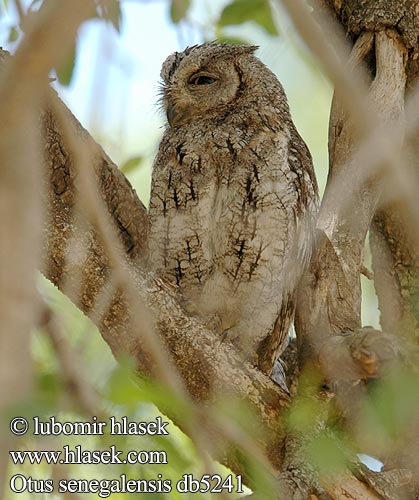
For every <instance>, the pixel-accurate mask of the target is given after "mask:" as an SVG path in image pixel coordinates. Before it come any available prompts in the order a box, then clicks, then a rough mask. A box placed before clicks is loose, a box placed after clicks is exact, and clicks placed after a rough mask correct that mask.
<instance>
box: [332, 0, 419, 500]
mask: <svg viewBox="0 0 419 500" xmlns="http://www.w3.org/2000/svg"><path fill="white" fill-rule="evenodd" d="M324 3H325V4H327V6H328V7H329V9H330V10H331V11H333V13H334V15H335V16H336V19H337V20H338V21H339V22H340V23H341V24H342V26H343V27H344V29H345V30H346V32H347V34H348V36H349V37H350V38H351V39H352V40H355V39H356V37H357V35H359V34H360V33H366V32H382V31H383V30H384V29H386V28H392V29H393V30H394V31H395V32H397V33H398V36H399V37H400V40H401V43H402V44H403V45H404V46H405V48H406V59H407V60H406V85H405V88H406V93H405V102H406V104H407V105H409V104H410V106H411V109H410V114H411V116H410V117H409V116H407V126H408V131H407V136H406V140H405V143H404V145H403V150H404V157H403V158H401V161H399V162H398V163H397V165H396V168H394V165H393V169H392V172H391V173H390V175H389V176H388V180H387V185H386V186H385V187H384V190H383V193H382V195H381V197H380V200H379V204H378V206H377V210H376V212H375V213H374V218H373V220H372V223H371V227H370V246H371V252H372V260H373V271H374V285H375V289H376V292H377V296H378V300H379V307H380V312H381V317H380V321H381V325H382V328H383V329H384V330H386V331H389V332H393V333H394V334H396V335H398V336H399V337H400V338H404V339H407V340H408V341H409V342H411V343H414V344H416V345H417V344H418V342H419V312H418V311H419V309H418V304H419V251H418V248H419V239H418V228H419V217H418V210H417V192H418V190H419V161H418V158H419V155H418V153H419V135H418V127H417V92H418V81H419V65H418V54H419V43H418V40H419V39H418V35H419V2H418V0H397V1H393V0H373V1H371V0H367V1H362V2H361V1H359V0H358V1H357V0H339V1H336V0H326V1H325V2H324ZM369 68H370V71H371V74H374V72H375V71H376V69H377V61H376V60H375V58H373V57H372V58H370V60H369ZM411 101H413V102H411ZM410 192H411V193H416V194H415V195H413V194H412V195H409V193H410ZM418 430H419V422H416V423H414V424H413V425H412V428H410V429H404V439H403V440H402V443H401V444H400V446H399V447H398V448H397V449H394V450H393V454H390V455H392V456H388V457H386V462H387V466H388V467H397V466H404V467H408V468H410V469H411V470H412V471H417V470H418V467H419V457H418V451H417V450H418V446H419V444H418V440H417V433H418ZM416 476H417V475H416V474H413V477H414V481H412V483H411V487H410V489H407V490H406V491H405V493H404V494H405V495H406V496H407V497H408V498H413V496H414V495H415V493H414V489H415V484H416V495H419V481H418V480H417V479H416Z"/></svg>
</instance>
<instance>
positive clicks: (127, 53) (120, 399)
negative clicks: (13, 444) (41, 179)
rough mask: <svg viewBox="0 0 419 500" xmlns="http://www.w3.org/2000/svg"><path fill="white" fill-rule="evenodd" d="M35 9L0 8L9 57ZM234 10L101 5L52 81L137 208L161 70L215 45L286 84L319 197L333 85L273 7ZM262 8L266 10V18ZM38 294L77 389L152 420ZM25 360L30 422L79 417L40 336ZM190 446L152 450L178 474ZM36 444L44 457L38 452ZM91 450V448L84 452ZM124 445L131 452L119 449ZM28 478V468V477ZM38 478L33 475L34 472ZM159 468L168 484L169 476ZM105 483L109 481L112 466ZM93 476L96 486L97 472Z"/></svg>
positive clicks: (366, 316) (187, 463)
mask: <svg viewBox="0 0 419 500" xmlns="http://www.w3.org/2000/svg"><path fill="white" fill-rule="evenodd" d="M41 3H42V2H41V1H39V0H35V1H34V2H30V1H28V0H21V1H20V2H13V1H10V2H9V1H8V0H0V15H1V17H0V23H1V24H0V45H2V46H3V47H4V48H6V49H8V50H9V51H10V52H12V53H13V51H14V50H15V48H16V47H17V45H18V44H19V41H20V39H21V37H22V35H23V31H24V25H22V24H21V23H20V16H21V15H22V12H25V13H26V12H27V11H28V10H29V12H30V10H31V9H32V10H36V9H37V8H38V7H39V5H40V4H41ZM234 4H237V2H234V1H231V0H191V1H185V0H172V1H169V0H123V1H121V2H117V1H116V0H104V1H98V14H97V16H96V17H95V18H92V19H91V20H89V21H88V22H86V23H84V24H83V25H82V27H81V28H80V30H79V33H78V39H77V44H76V46H75V47H74V50H73V51H72V53H71V54H69V55H68V59H67V60H66V61H64V62H63V64H62V66H61V67H60V68H56V71H55V72H53V73H52V74H51V77H52V78H55V81H54V82H53V83H52V86H53V87H54V88H55V89H56V91H57V93H58V94H59V96H60V97H61V98H62V99H63V100H64V101H65V103H66V104H67V106H68V107H69V108H70V109H71V111H72V112H73V114H74V115H75V116H76V117H77V118H78V119H79V121H80V122H81V123H82V125H83V126H84V127H85V128H86V129H87V130H88V131H89V132H90V133H91V134H92V135H93V136H94V137H95V139H96V140H97V142H99V143H100V144H101V145H102V147H103V148H104V150H105V151H106V152H107V153H108V154H109V156H110V157H111V158H112V159H113V160H114V162H115V163H116V164H118V165H119V166H120V168H121V169H122V171H123V172H124V173H125V174H126V176H127V177H128V179H129V180H130V182H131V183H132V184H133V186H134V188H135V190H136V191H137V193H138V195H139V197H140V198H141V199H142V201H143V202H144V204H145V205H147V203H148V195H149V186H150V172H151V166H152V162H153V157H154V155H155V152H156V150H157V147H158V143H159V140H160V137H161V135H162V133H163V128H164V124H165V116H164V115H163V114H162V113H161V111H160V108H159V103H158V88H159V87H158V85H159V73H160V67H161V64H162V62H163V61H164V59H165V58H166V57H167V56H168V55H169V54H170V53H172V52H174V51H182V50H183V49H184V48H185V47H186V46H188V45H194V44H198V43H202V42H203V41H207V40H214V39H218V40H223V41H233V42H236V43H238V42H242V43H247V44H255V45H258V46H259V47H260V48H259V50H258V51H257V53H256V55H257V56H258V57H259V58H260V59H261V60H262V61H263V62H264V63H265V64H266V65H267V66H269V67H270V68H271V69H272V70H273V71H274V72H275V73H276V74H277V76H278V78H279V80H280V81H281V82H282V84H283V86H284V88H285V91H286V94H287V96H288V100H289V104H290V108H291V113H292V116H293V119H294V122H295V123H296V126H297V128H298V130H299V132H300V134H301V135H302V137H303V138H304V140H305V141H306V142H307V144H308V146H309V149H310V151H311V153H312V156H313V159H314V164H315V170H316V174H317V178H318V181H319V186H320V191H321V193H322V192H323V190H324V186H325V182H326V177H327V169H328V153H327V128H328V120H329V110H330V103H331V98H332V87H331V85H330V83H329V81H328V80H327V79H326V78H325V77H324V76H323V74H322V72H321V68H319V65H318V63H317V62H316V61H314V60H313V59H312V58H311V56H310V53H309V51H308V49H307V48H306V47H305V46H304V45H303V44H302V43H301V42H300V40H299V39H298V37H297V35H296V34H295V32H294V29H293V26H292V25H291V23H290V21H289V20H288V18H287V16H286V15H285V13H284V12H283V11H282V10H281V8H280V7H279V6H278V3H277V2H273V3H272V5H270V7H269V3H268V2H255V1H253V2H252V1H250V0H249V1H248V2H241V7H240V9H237V8H236V10H235V5H234ZM259 4H260V5H262V4H263V5H265V6H266V5H268V8H267V9H266V7H265V10H263V9H261V7H260V5H259ZM246 5H247V7H246V8H243V6H246ZM255 5H256V10H255V7H254V6H255ZM246 9H247V10H246ZM366 266H367V267H369V262H368V249H366ZM363 287H364V295H363V321H362V323H363V324H364V325H373V326H376V327H378V325H379V321H378V309H377V304H376V299H375V293H374V291H373V287H372V285H371V284H370V283H368V282H367V280H366V279H365V278H363ZM39 290H40V293H41V294H42V295H43V297H44V299H45V301H46V302H47V303H48V304H49V306H50V307H51V309H52V310H53V311H54V312H55V313H56V314H57V315H58V317H59V318H60V329H61V330H62V333H63V337H64V338H65V341H64V340H63V341H64V342H66V343H68V348H69V349H70V350H71V351H72V352H73V354H74V356H75V358H74V359H75V360H76V361H75V362H76V363H77V365H78V366H80V369H81V372H82V373H83V377H85V380H88V381H89V384H90V385H91V387H92V390H93V391H95V392H97V393H98V394H100V405H101V406H102V407H103V408H104V409H105V410H106V411H107V412H110V413H111V414H118V413H120V414H127V413H129V414H130V415H132V416H133V417H135V418H137V419H148V418H153V415H155V414H157V413H156V410H155V408H154V407H153V406H152V405H146V404H141V405H139V404H138V400H139V399H140V400H141V398H143V399H144V400H147V395H144V394H139V393H138V389H137V388H135V387H134V385H133V386H132V387H128V388H124V389H123V390H122V385H124V384H125V382H123V381H122V378H121V377H122V376H123V370H124V367H118V366H117V365H116V362H115V361H114V359H113V357H112V355H111V353H110V351H109V349H108V346H107V345H106V344H105V342H103V341H102V339H101V338H100V334H99V333H98V332H97V331H94V330H95V328H94V327H93V325H92V324H91V323H90V321H89V320H87V318H85V317H84V316H83V315H82V313H80V312H79V311H78V310H77V309H76V308H75V307H74V306H72V304H71V303H70V302H69V301H68V300H67V299H66V298H65V297H63V296H62V295H61V294H60V293H58V292H57V291H56V290H54V289H53V287H52V285H50V284H49V283H47V282H46V281H45V280H44V279H43V278H41V277H40V278H39ZM33 353H34V362H35V365H36V366H35V368H36V370H35V374H36V377H37V379H38V380H37V384H36V385H37V393H36V394H34V398H33V401H31V402H29V403H28V408H27V409H26V410H27V413H28V411H29V412H30V413H33V414H45V415H47V414H50V413H53V414H57V411H62V412H70V413H71V412H77V402H74V401H71V395H70V393H69V392H68V391H67V388H66V383H67V382H68V381H66V380H65V377H63V376H62V373H61V370H60V365H59V362H58V361H57V357H56V352H55V348H54V345H53V342H51V339H50V337H48V335H45V332H43V331H42V329H40V330H39V331H38V332H36V334H35V335H34V340H33ZM26 410H25V411H26ZM92 440H93V438H92ZM186 443H189V442H188V440H187V439H186V438H185V437H184V436H183V435H181V434H180V433H172V434H171V436H170V439H166V440H165V441H164V443H163V442H162V443H160V444H159V446H160V448H162V447H163V448H164V447H167V448H170V453H171V455H170V456H171V459H170V464H172V465H171V466H169V469H170V467H173V468H174V471H173V474H174V475H176V476H177V477H178V476H179V467H180V469H182V470H186V471H190V470H191V469H192V468H194V467H198V466H197V465H196V463H197V462H196V457H195V454H194V453H195V452H194V450H193V447H192V446H191V445H190V444H186ZM32 446H34V444H32ZM37 446H40V447H41V449H42V443H39V442H38V443H37ZM94 446H95V445H94V443H93V442H92V443H90V444H86V447H90V448H92V447H93V448H94ZM145 446H150V447H151V448H150V449H153V448H155V447H156V446H157V444H156V443H155V442H154V441H153V440H151V441H150V442H149V443H148V444H147V443H146V444H145ZM185 447H186V448H185ZM124 448H126V449H128V448H127V447H126V445H125V444H124ZM173 457H175V458H173ZM147 467H148V468H147V474H149V475H150V473H151V474H152V473H155V474H157V473H158V472H160V469H159V468H158V467H156V469H155V470H153V468H152V467H151V469H150V466H147ZM22 469H24V467H22ZM30 470H31V469H30V468H29V469H28V468H27V470H26V473H27V474H28V471H29V472H30ZM36 470H37V473H38V475H40V472H39V471H40V470H41V469H40V468H39V466H37V469H36ZM166 470H167V469H165V475H166V477H167V476H168V475H169V476H170V471H169V472H166ZM89 471H90V469H89ZM44 472H45V473H46V474H47V471H46V470H45V471H44ZM106 474H107V475H108V476H109V475H110V473H109V469H107V470H106ZM89 475H90V472H89ZM91 475H92V476H91V477H96V476H97V471H92V472H91ZM112 477H113V475H112ZM25 495H26V494H23V495H22V496H21V498H24V497H25ZM33 496H34V495H31V497H33ZM203 497H204V496H203ZM115 498H117V497H115ZM124 498H127V497H126V496H124ZM148 498H166V497H164V496H157V495H156V496H153V495H151V496H148ZM170 498H176V495H171V496H170Z"/></svg>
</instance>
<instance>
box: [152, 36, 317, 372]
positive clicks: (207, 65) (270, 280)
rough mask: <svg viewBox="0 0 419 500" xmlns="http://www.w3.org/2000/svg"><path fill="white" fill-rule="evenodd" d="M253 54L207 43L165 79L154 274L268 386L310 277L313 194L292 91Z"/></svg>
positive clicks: (182, 57) (167, 70)
mask: <svg viewBox="0 0 419 500" xmlns="http://www.w3.org/2000/svg"><path fill="white" fill-rule="evenodd" d="M256 48H257V47H254V46H236V45H227V44H217V43H205V44H203V45H197V46H194V47H188V48H187V49H186V50H185V51H184V52H175V53H174V54H172V55H170V56H169V57H168V58H167V59H166V61H165V62H164V64H163V67H162V70H161V77H162V80H163V84H162V104H163V106H164V109H165V111H166V114H167V119H168V126H167V128H166V130H165V132H164V135H163V138H162V140H161V143H160V147H159V150H158V153H157V157H156V159H155V161H154V166H153V173H152V186H151V198H150V207H149V221H150V225H149V265H150V269H151V270H153V271H154V272H155V273H156V274H157V275H158V276H160V277H162V278H163V279H164V280H166V281H170V282H172V283H173V284H175V285H177V286H178V289H179V292H180V295H181V297H182V301H183V305H184V307H185V309H186V310H187V311H188V312H189V313H190V314H193V315H195V316H198V317H199V318H200V319H201V321H203V322H204V323H205V324H206V326H207V327H209V328H211V329H213V330H215V331H216V332H218V333H219V335H220V338H221V339H224V340H225V339H226V340H225V341H231V342H232V343H233V344H234V345H236V346H237V348H238V349H239V350H240V351H241V352H242V355H243V357H245V358H246V359H248V360H250V361H251V362H253V363H254V364H255V365H257V366H259V368H261V369H262V370H263V371H264V372H266V373H268V374H271V370H272V367H273V365H274V362H275V360H276V359H277V357H278V356H279V355H280V353H281V351H282V350H283V349H284V347H285V345H286V339H287V335H288V330H289V327H290V324H291V322H292V319H293V315H294V308H295V307H294V302H295V286H296V283H297V281H298V279H299V277H300V276H301V273H302V271H303V270H304V268H305V267H306V265H307V262H308V260H309V257H310V251H311V245H312V242H311V240H312V238H311V235H312V232H313V226H314V219H315V215H316V210H317V184H316V179H315V175H314V170H313V165H312V160H311V156H310V153H309V151H308V149H307V146H306V145H305V143H304V142H303V140H302V139H301V137H300V136H299V134H298V132H297V130H296V128H295V126H294V124H293V122H292V119H291V115H290V111H289V107H288V104H287V100H286V96H285V93H284V90H283V88H282V86H281V84H280V83H279V81H278V80H277V78H276V76H275V75H274V74H273V73H272V72H271V71H270V70H269V69H268V68H267V67H266V66H265V65H264V64H263V63H262V62H261V61H260V60H259V59H258V58H257V57H255V56H254V52H255V50H256Z"/></svg>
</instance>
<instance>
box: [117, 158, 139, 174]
mask: <svg viewBox="0 0 419 500" xmlns="http://www.w3.org/2000/svg"><path fill="white" fill-rule="evenodd" d="M142 161H143V157H142V156H133V157H132V158H129V159H128V160H127V161H126V162H125V163H123V164H122V165H121V167H120V168H119V169H120V170H121V172H124V174H127V173H129V172H132V171H133V170H135V169H136V168H137V167H138V166H139V165H141V162H142Z"/></svg>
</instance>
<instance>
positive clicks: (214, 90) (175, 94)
mask: <svg viewBox="0 0 419 500" xmlns="http://www.w3.org/2000/svg"><path fill="white" fill-rule="evenodd" d="M256 49H257V47H256V46H238V45H228V44H217V43H214V42H211V43H205V44H203V45H195V46H193V47H188V48H187V49H186V50H184V51H183V52H175V53H174V54H172V55H170V56H169V57H168V58H167V59H166V61H165V62H164V63H163V67H162V70H161V77H162V80H163V82H162V104H163V107H164V110H165V111H166V115H167V119H168V122H169V125H170V126H171V127H177V126H181V125H185V124H188V123H191V122H193V121H195V120H196V119H198V118H200V117H209V118H210V117H211V116H215V115H217V116H220V114H221V115H222V114H223V113H224V112H225V111H227V110H228V108H229V107H231V105H232V104H234V105H236V104H237V102H238V99H239V98H240V96H241V95H243V94H245V93H246V92H247V91H250V92H251V91H252V88H251V87H252V86H253V87H254V77H255V75H259V77H262V75H261V74H260V72H262V73H263V72H264V71H266V72H269V74H270V76H271V77H273V74H272V73H271V72H270V71H269V70H268V69H267V68H266V67H265V66H264V65H263V64H262V63H261V62H260V61H259V59H257V58H256V57H255V56H254V55H253V52H254V51H255V50H256ZM273 78H275V77H273ZM275 80H276V79H275ZM252 82H253V83H252ZM259 85H260V81H259ZM278 85H279V82H278ZM254 90H255V89H254V88H253V91H254ZM277 90H278V89H277Z"/></svg>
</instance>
